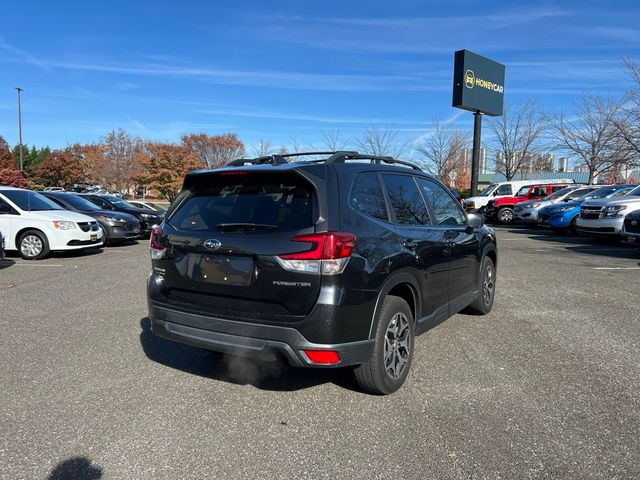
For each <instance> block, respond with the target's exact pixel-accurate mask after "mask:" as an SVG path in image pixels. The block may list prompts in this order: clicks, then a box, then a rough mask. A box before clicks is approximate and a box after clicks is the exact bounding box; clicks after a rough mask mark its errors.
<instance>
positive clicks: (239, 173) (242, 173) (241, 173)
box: [218, 170, 247, 175]
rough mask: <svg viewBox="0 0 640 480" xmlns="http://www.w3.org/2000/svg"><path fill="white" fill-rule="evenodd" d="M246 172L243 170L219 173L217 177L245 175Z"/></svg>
mask: <svg viewBox="0 0 640 480" xmlns="http://www.w3.org/2000/svg"><path fill="white" fill-rule="evenodd" d="M246 174H247V172H245V171H244V170H229V171H226V172H220V173H219V174H218V175H246Z"/></svg>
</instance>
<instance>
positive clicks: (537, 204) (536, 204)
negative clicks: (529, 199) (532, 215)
mask: <svg viewBox="0 0 640 480" xmlns="http://www.w3.org/2000/svg"><path fill="white" fill-rule="evenodd" d="M540 205H542V204H541V203H534V204H533V205H531V208H538V207H539V206H540Z"/></svg>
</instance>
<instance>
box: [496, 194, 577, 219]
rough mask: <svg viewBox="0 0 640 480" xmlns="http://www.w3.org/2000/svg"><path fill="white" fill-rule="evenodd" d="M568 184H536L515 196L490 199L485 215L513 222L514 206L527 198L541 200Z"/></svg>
mask: <svg viewBox="0 0 640 480" xmlns="http://www.w3.org/2000/svg"><path fill="white" fill-rule="evenodd" d="M566 187H567V185H563V184H536V185H529V186H524V187H522V188H521V189H520V190H518V192H517V193H516V195H515V196H513V197H501V198H496V199H495V200H489V203H487V208H486V210H485V215H486V217H487V218H488V219H490V220H494V221H497V222H498V223H502V224H508V223H511V222H513V218H514V217H513V209H514V207H515V206H516V205H517V204H519V203H522V202H526V201H527V200H540V199H542V198H543V197H546V196H547V195H551V194H552V193H555V192H557V191H559V190H561V189H563V188H566Z"/></svg>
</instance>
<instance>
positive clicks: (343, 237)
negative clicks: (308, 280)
mask: <svg viewBox="0 0 640 480" xmlns="http://www.w3.org/2000/svg"><path fill="white" fill-rule="evenodd" d="M291 240H292V241H294V242H303V243H309V244H310V248H309V249H308V250H305V251H303V252H296V253H286V254H283V255H279V256H277V257H276V259H277V260H278V263H280V265H281V266H282V267H283V268H285V269H287V270H290V271H292V272H301V273H313V274H320V273H322V274H324V275H335V274H337V273H342V272H343V271H344V269H345V267H346V266H347V263H348V262H349V258H350V257H351V252H352V250H353V245H354V244H355V241H356V237H355V235H353V234H352V233H345V232H324V233H312V234H307V235H297V236H295V237H293V238H292V239H291Z"/></svg>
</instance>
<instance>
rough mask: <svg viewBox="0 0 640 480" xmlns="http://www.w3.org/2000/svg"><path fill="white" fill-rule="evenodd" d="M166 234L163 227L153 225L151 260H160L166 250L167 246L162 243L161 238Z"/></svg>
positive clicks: (150, 248) (150, 246)
mask: <svg viewBox="0 0 640 480" xmlns="http://www.w3.org/2000/svg"><path fill="white" fill-rule="evenodd" d="M163 236H164V231H163V230H162V227H153V228H152V229H151V236H150V237H149V251H150V252H151V260H160V259H161V258H162V257H163V256H164V252H166V250H167V249H166V247H165V246H164V245H163V244H162V243H160V241H159V240H160V239H161V238H162V237H163Z"/></svg>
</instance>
